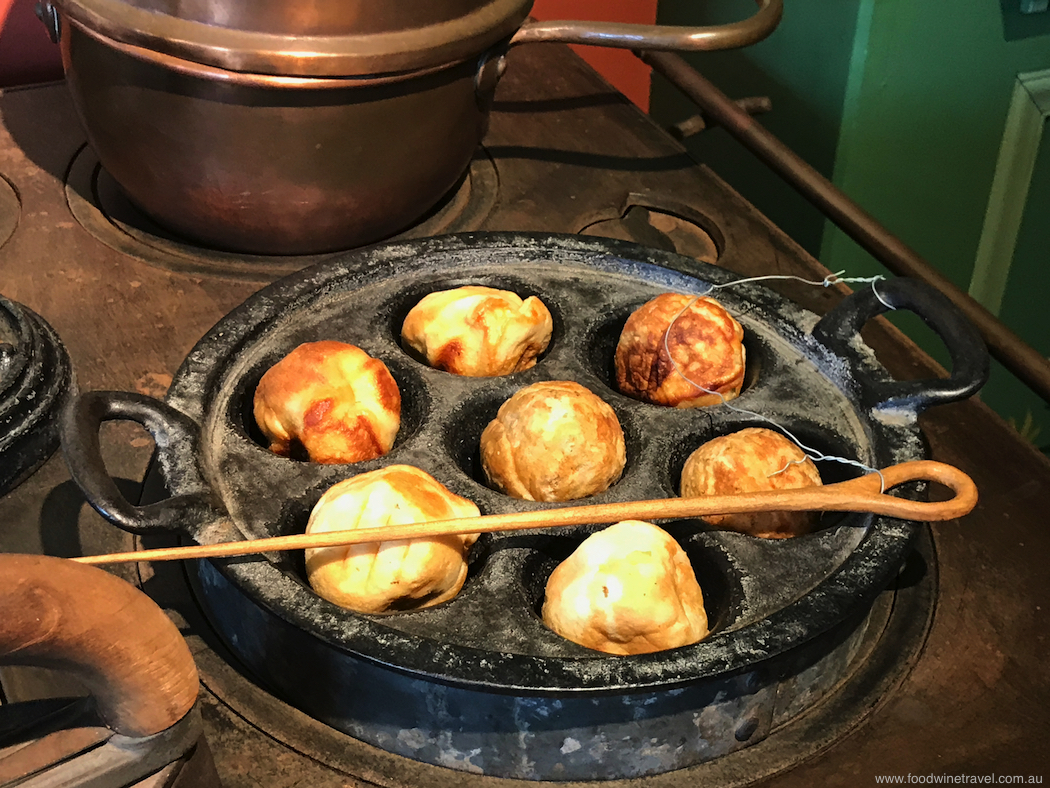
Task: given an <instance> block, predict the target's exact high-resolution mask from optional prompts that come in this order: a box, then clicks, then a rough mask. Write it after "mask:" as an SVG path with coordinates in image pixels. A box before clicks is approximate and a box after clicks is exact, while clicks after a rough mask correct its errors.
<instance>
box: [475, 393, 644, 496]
mask: <svg viewBox="0 0 1050 788" xmlns="http://www.w3.org/2000/svg"><path fill="white" fill-rule="evenodd" d="M626 462H627V448H626V444H625V442H624V437H623V429H622V428H621V427H620V421H619V419H617V418H616V413H615V412H614V411H613V409H612V408H611V407H610V406H609V405H608V404H607V403H606V402H605V401H604V400H602V399H601V398H600V397H599V396H597V395H596V394H594V393H593V392H591V391H590V389H587V388H585V387H583V386H581V385H580V384H579V383H574V382H572V381H566V380H559V381H542V382H540V383H533V384H532V385H531V386H526V387H525V388H523V389H521V390H520V391H518V392H516V393H515V394H514V395H513V396H512V397H511V398H510V399H508V400H507V401H506V402H504V403H503V405H502V406H500V409H499V412H498V413H497V414H496V418H495V419H493V420H492V421H491V422H489V424H488V426H487V427H485V430H484V432H482V433H481V466H482V469H483V470H484V472H485V476H486V477H487V478H488V480H489V482H490V483H491V484H492V485H493V486H495V487H496V488H497V489H499V490H502V491H503V492H505V493H507V495H511V496H513V497H515V498H524V499H525V500H529V501H569V500H574V499H576V498H585V497H587V496H588V495H594V494H595V493H599V492H601V491H603V490H605V489H606V488H608V487H609V485H611V484H612V483H613V482H615V481H616V480H617V479H619V478H620V474H621V473H623V469H624V465H625V464H626Z"/></svg>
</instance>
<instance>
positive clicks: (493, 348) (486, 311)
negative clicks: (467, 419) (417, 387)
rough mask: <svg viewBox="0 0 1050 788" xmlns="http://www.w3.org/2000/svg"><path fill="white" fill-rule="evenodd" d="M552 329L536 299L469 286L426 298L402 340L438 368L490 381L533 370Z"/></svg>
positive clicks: (403, 329) (407, 324)
mask: <svg viewBox="0 0 1050 788" xmlns="http://www.w3.org/2000/svg"><path fill="white" fill-rule="evenodd" d="M553 328H554V321H553V319H552V318H551V313H550V310H548V309H547V307H546V305H545V304H544V303H543V302H542V301H541V300H540V299H539V298H537V297H536V296H529V297H528V298H526V299H524V300H523V299H522V298H521V297H520V296H519V295H517V294H516V293H512V292H510V291H509V290H498V289H496V288H493V287H483V286H481V285H465V286H463V287H456V288H453V289H451V290H441V291H439V292H436V293H430V294H429V295H427V296H425V297H424V298H423V299H422V300H421V301H420V302H419V303H418V304H416V305H415V306H414V307H412V310H411V311H410V312H409V313H408V316H407V317H406V318H405V322H404V324H403V325H402V326H401V339H402V341H404V343H405V344H406V345H408V346H409V347H410V348H412V349H413V350H415V351H416V352H417V353H419V355H420V356H422V357H423V359H425V360H426V363H427V364H429V365H430V366H432V367H434V368H435V369H441V370H444V371H445V372H451V373H452V374H454V375H466V376H469V377H487V376H495V375H509V374H510V373H512V372H521V371H522V370H526V369H530V368H531V367H533V366H535V365H536V357H537V356H539V355H540V354H541V353H542V352H543V351H544V350H546V349H547V345H548V344H550V340H551V332H552V331H553Z"/></svg>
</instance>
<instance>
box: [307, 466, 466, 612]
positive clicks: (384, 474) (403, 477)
mask: <svg viewBox="0 0 1050 788" xmlns="http://www.w3.org/2000/svg"><path fill="white" fill-rule="evenodd" d="M478 514H479V512H478V507H477V506H475V505H474V504H473V503H472V502H471V501H468V500H467V499H466V498H461V497H459V496H458V495H454V494H453V493H451V492H449V491H448V489H446V488H445V486H444V485H442V484H441V483H440V482H439V481H437V479H435V478H434V477H433V476H431V475H430V474H428V473H426V472H425V471H422V470H420V469H419V468H415V467H412V466H411V465H391V466H389V467H386V468H381V469H380V470H377V471H372V472H371V473H363V474H361V475H360V476H354V477H353V478H350V479H347V480H346V481H343V482H340V483H339V484H336V485H335V486H334V487H332V488H331V489H329V490H328V491H327V492H326V493H325V494H324V495H323V496H321V500H319V501H318V502H317V505H316V506H314V509H313V512H311V514H310V522H309V523H308V524H307V526H306V532H307V533H308V534H316V533H325V532H328V531H349V530H353V529H356V528H378V527H380V526H384V525H406V524H409V523H423V522H430V521H432V520H451V519H458V518H462V517H477V516H478ZM477 538H478V535H477V534H459V535H452V536H440V537H434V538H420V539H401V540H397V541H389V542H367V543H364V544H357V545H347V546H344V547H321V548H312V549H308V550H307V551H306V574H307V579H308V580H309V581H310V585H311V586H312V587H313V589H314V590H315V591H316V592H317V593H318V594H319V595H320V596H322V597H324V598H325V599H327V600H328V601H330V602H334V603H335V604H337V605H339V606H341V607H345V608H349V609H350V610H357V611H359V612H362V613H384V612H387V611H392V610H409V609H417V608H423V607H430V606H431V605H436V604H438V603H440V602H446V601H448V600H449V599H452V597H454V596H455V595H456V594H458V593H459V590H460V589H461V588H462V587H463V581H464V580H465V579H466V576H467V553H468V551H469V550H470V546H471V545H472V544H474V542H475V541H477Z"/></svg>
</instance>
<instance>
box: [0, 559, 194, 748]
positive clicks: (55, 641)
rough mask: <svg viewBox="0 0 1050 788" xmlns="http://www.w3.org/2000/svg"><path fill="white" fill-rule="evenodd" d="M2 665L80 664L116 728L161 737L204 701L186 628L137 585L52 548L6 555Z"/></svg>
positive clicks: (0, 596)
mask: <svg viewBox="0 0 1050 788" xmlns="http://www.w3.org/2000/svg"><path fill="white" fill-rule="evenodd" d="M0 576H2V577H3V578H4V584H3V588H2V590H0V664H4V665H35V666H39V667H50V668H63V669H66V670H69V671H71V672H72V673H73V674H74V675H75V676H77V678H79V679H80V680H81V681H82V682H83V683H84V685H85V686H86V687H87V688H88V690H90V692H91V695H92V697H93V698H94V699H95V702H96V704H97V708H98V712H99V715H100V716H101V717H102V719H103V721H104V722H105V723H106V725H107V726H108V727H109V728H110V729H112V730H114V731H116V732H117V733H120V734H123V735H124V736H130V737H144V736H152V735H154V734H157V733H160V732H161V731H164V730H167V729H169V728H171V727H172V726H173V725H175V724H176V723H177V722H179V721H180V720H182V719H183V718H184V717H185V716H186V715H187V714H188V713H189V712H190V710H191V709H192V708H193V704H194V703H195V702H196V700H197V692H198V688H199V685H198V681H197V668H196V666H195V665H194V663H193V657H192V655H191V654H190V650H189V647H188V646H187V645H186V641H185V640H183V639H182V635H180V634H179V630H178V628H177V627H176V626H175V624H173V623H172V621H171V620H170V619H169V618H168V617H167V616H166V615H165V614H164V612H163V611H162V610H161V609H160V608H159V607H157V605H156V604H155V603H154V602H153V600H151V599H150V598H149V597H147V596H146V595H145V594H144V593H142V592H141V591H139V590H138V589H137V588H135V587H134V586H132V585H130V584H129V583H126V582H124V581H123V580H121V579H119V578H117V577H115V576H113V575H111V574H108V573H107V572H103V571H101V570H97V569H94V568H93V567H88V566H83V565H81V564H77V563H74V562H72V561H67V560H65V559H62V558H54V557H51V556H42V555H9V554H8V555H0Z"/></svg>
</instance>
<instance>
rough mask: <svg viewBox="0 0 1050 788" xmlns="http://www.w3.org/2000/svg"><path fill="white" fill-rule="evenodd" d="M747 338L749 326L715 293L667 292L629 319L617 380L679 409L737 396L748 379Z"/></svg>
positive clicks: (631, 392) (627, 389)
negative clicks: (721, 301)
mask: <svg viewBox="0 0 1050 788" xmlns="http://www.w3.org/2000/svg"><path fill="white" fill-rule="evenodd" d="M743 340H744V329H743V328H742V327H741V325H740V324H739V323H738V322H737V321H736V319H735V318H734V317H733V316H732V315H730V314H729V312H727V311H726V309H725V307H723V306H722V305H721V304H720V303H718V302H717V301H715V300H714V299H713V298H707V297H696V296H688V295H682V294H680V293H663V294H662V295H658V296H657V297H656V298H653V299H651V300H650V301H647V302H646V303H644V304H642V306H640V307H639V308H638V309H636V310H635V311H634V312H633V313H632V314H631V316H630V317H629V318H627V322H626V323H625V324H624V327H623V330H622V331H621V332H620V339H619V342H618V343H617V345H616V355H615V363H616V385H617V387H618V388H619V389H620V391H621V392H623V393H624V394H627V395H628V396H630V397H635V398H636V399H640V400H643V401H645V402H652V403H654V404H657V405H667V406H670V407H674V408H696V407H701V406H704V405H716V404H718V403H720V402H721V401H722V399H723V398H724V399H726V400H730V399H733V398H734V397H736V396H738V395H739V394H740V389H741V387H742V386H743V384H744V355H745V354H744V341H743ZM668 351H670V355H668ZM672 359H673V363H672ZM683 376H684V377H683ZM694 384H696V385H694ZM699 387H703V388H702V389H701V388H699ZM703 389H707V391H704V390H703Z"/></svg>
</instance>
